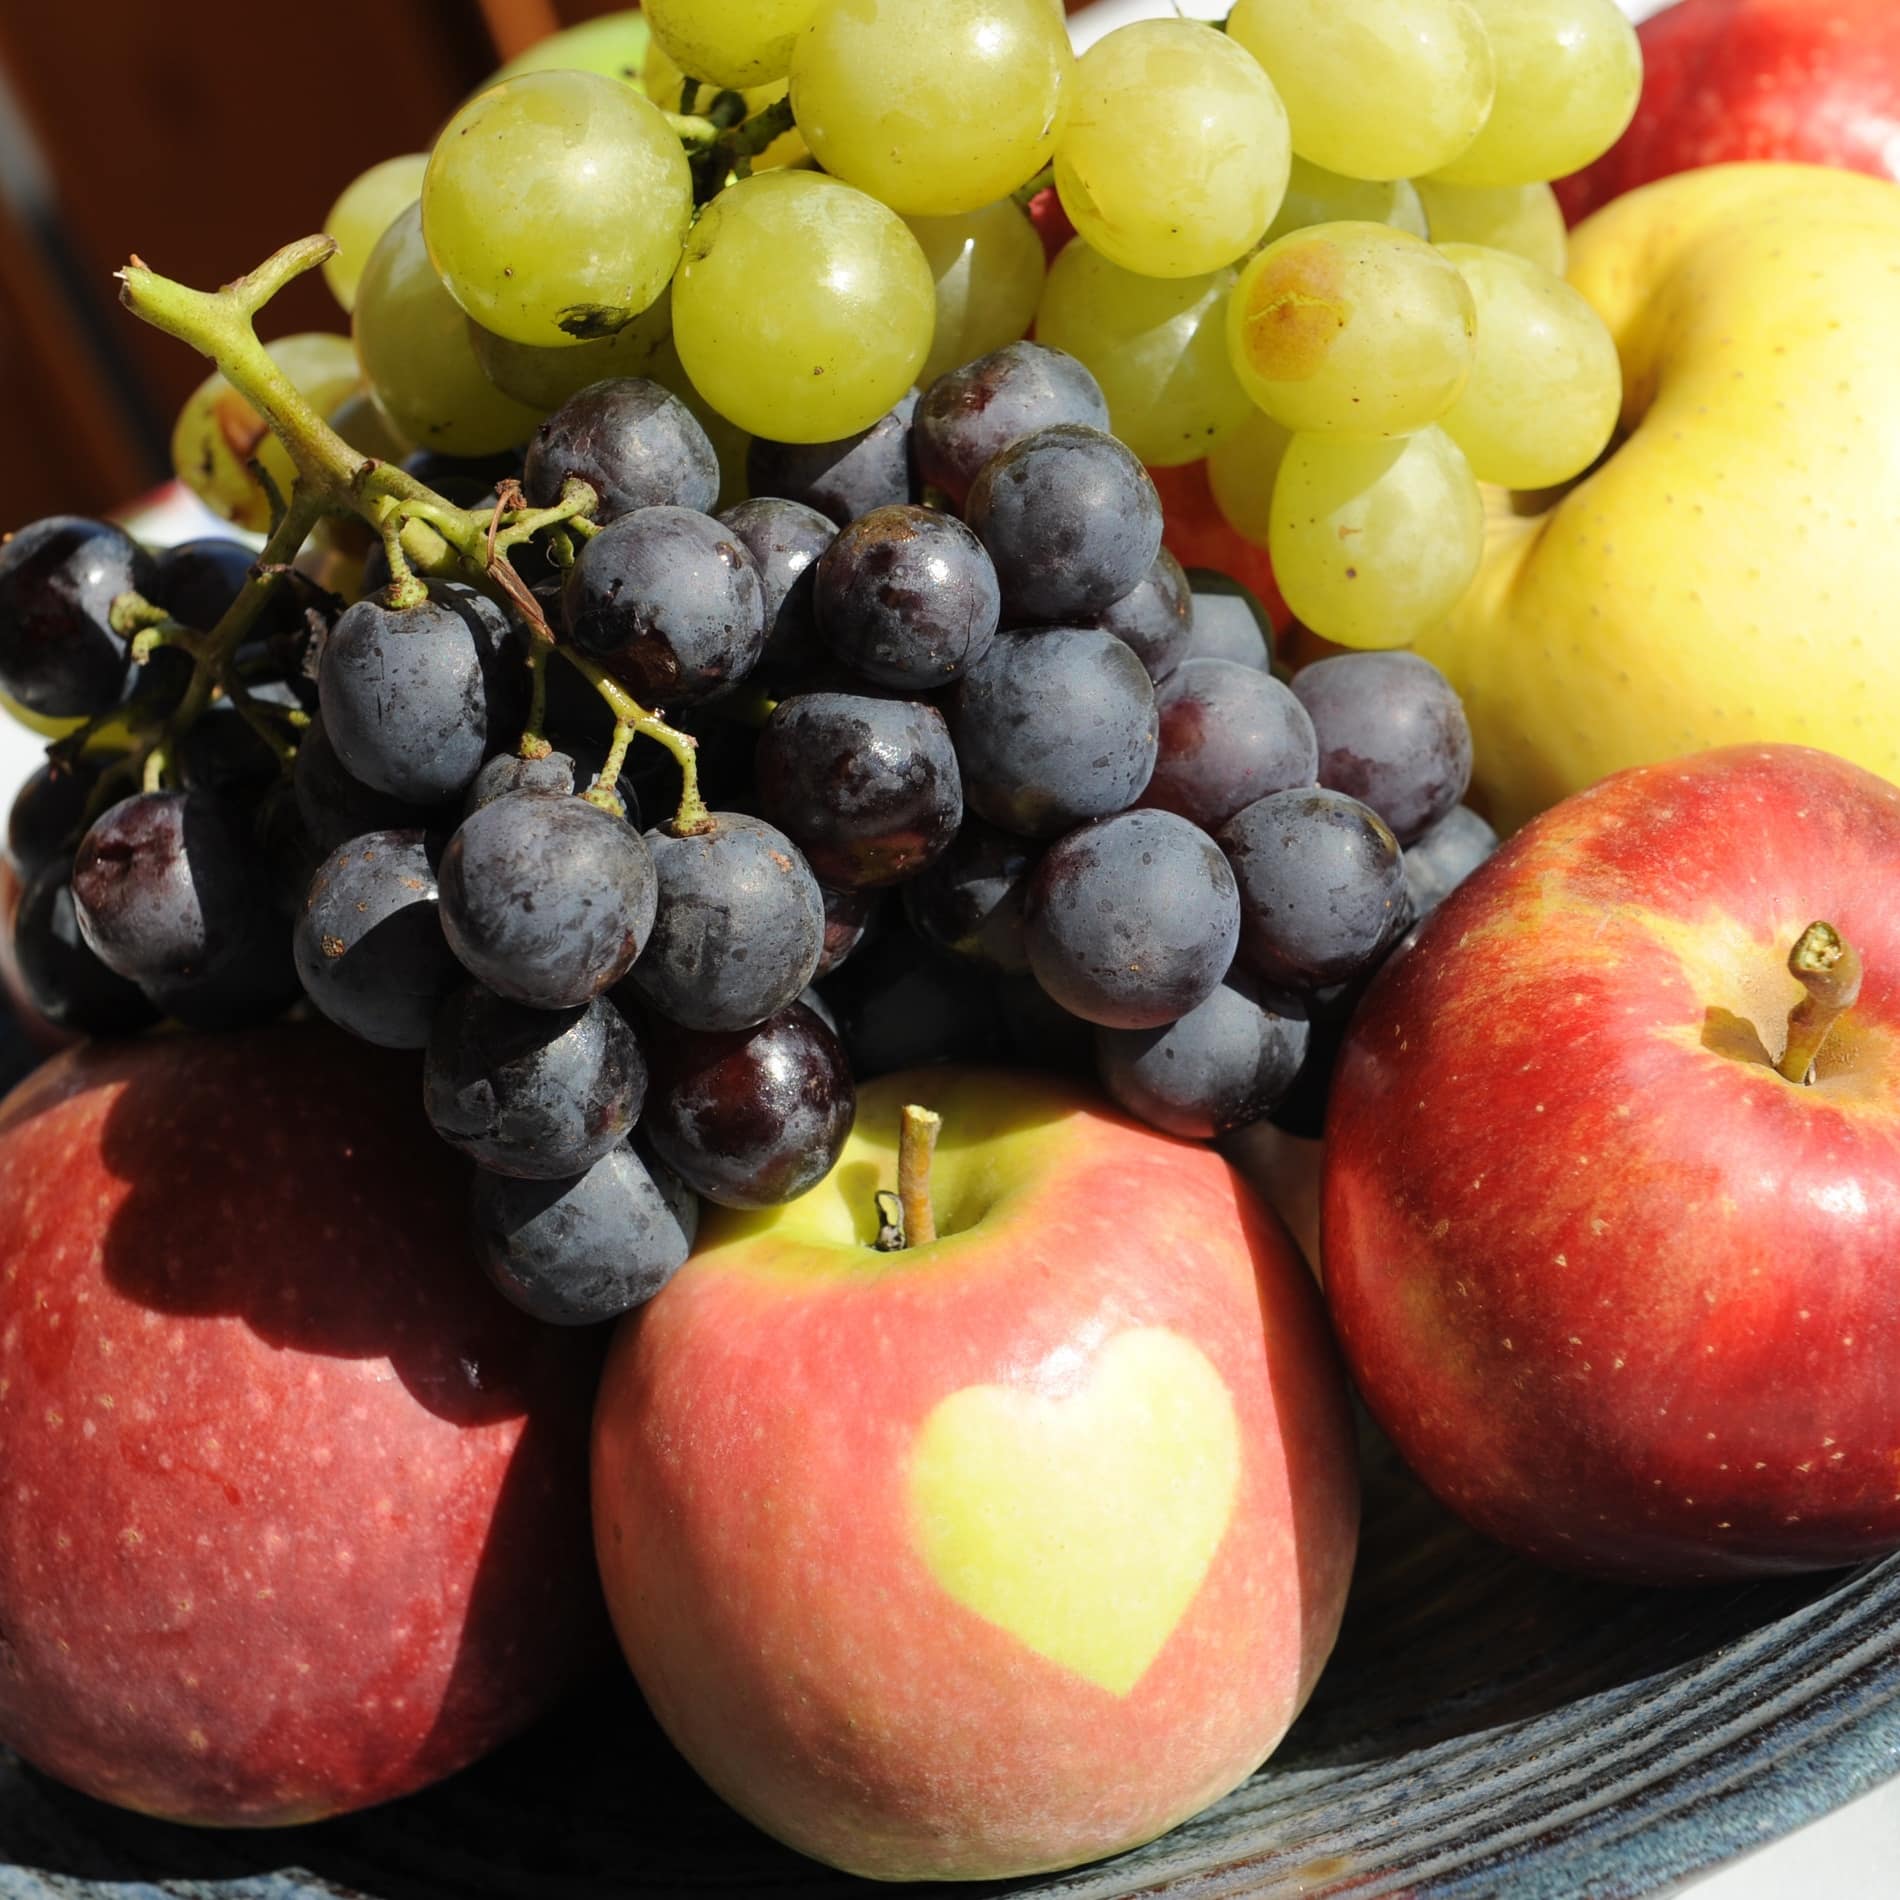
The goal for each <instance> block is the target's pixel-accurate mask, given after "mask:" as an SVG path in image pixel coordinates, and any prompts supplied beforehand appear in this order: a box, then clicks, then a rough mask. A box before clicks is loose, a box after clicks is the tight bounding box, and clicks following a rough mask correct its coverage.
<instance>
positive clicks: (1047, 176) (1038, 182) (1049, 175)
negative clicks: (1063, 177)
mask: <svg viewBox="0 0 1900 1900" xmlns="http://www.w3.org/2000/svg"><path fill="white" fill-rule="evenodd" d="M1055 181H1056V168H1055V167H1054V166H1053V165H1045V166H1044V167H1043V168H1042V170H1041V171H1039V172H1038V173H1037V174H1036V175H1035V177H1034V178H1026V179H1024V180H1023V182H1022V183H1021V184H1020V185H1018V186H1017V187H1016V189H1015V190H1014V191H1012V192H1011V193H1010V194H1009V196H1010V202H1011V203H1012V204H1015V205H1017V206H1019V207H1020V208H1021V209H1022V210H1024V211H1027V210H1028V209H1029V207H1030V205H1031V204H1032V203H1033V202H1034V201H1035V199H1036V198H1037V196H1038V195H1039V194H1040V193H1042V192H1045V191H1047V190H1048V189H1049V187H1050V186H1051V185H1053V184H1054V183H1055Z"/></svg>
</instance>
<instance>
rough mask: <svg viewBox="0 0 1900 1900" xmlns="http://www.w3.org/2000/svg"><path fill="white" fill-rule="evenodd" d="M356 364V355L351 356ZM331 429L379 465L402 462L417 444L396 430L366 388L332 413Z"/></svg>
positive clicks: (349, 396) (351, 394) (339, 404)
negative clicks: (372, 457) (379, 463)
mask: <svg viewBox="0 0 1900 1900" xmlns="http://www.w3.org/2000/svg"><path fill="white" fill-rule="evenodd" d="M350 360H351V362H352V364H354V362H355V360H356V355H355V352H354V351H352V352H351V353H350ZM329 420H330V427H331V428H333V429H334V430H335V431H336V432H337V434H338V435H340V436H341V437H342V438H343V440H344V441H345V442H347V443H348V444H349V445H350V447H351V448H353V449H354V450H355V451H356V452H357V454H358V455H373V456H374V457H375V458H376V460H377V461H379V462H400V461H401V460H402V458H403V457H404V456H405V455H407V454H408V453H409V452H410V450H411V449H413V448H414V447H415V446H416V445H415V444H414V443H413V442H411V441H410V440H409V439H408V438H407V437H406V436H405V435H403V434H402V433H401V431H400V430H398V429H397V427H396V425H395V424H394V423H393V422H391V421H390V419H389V416H388V414H387V413H386V412H385V411H384V410H383V409H382V408H381V406H380V405H379V404H378V403H377V401H376V398H375V397H374V396H372V395H371V394H370V393H369V391H368V390H367V389H356V390H353V391H351V393H350V394H349V395H347V396H346V397H344V399H343V400H342V401H341V402H340V403H338V404H337V406H336V407H335V408H334V409H332V410H331V411H330V418H329Z"/></svg>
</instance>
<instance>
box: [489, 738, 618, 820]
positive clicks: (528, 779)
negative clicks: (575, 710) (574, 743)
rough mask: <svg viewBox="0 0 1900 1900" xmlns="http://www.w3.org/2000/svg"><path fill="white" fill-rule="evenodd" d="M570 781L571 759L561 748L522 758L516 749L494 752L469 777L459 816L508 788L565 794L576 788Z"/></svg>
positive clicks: (512, 790)
mask: <svg viewBox="0 0 1900 1900" xmlns="http://www.w3.org/2000/svg"><path fill="white" fill-rule="evenodd" d="M574 781H575V773H574V761H573V759H571V758H570V757H569V756H568V755H567V754H566V753H565V752H550V753H548V754H547V755H546V756H545V757H544V758H539V759H524V758H523V757H522V756H521V754H520V753H518V752H498V753H496V755H495V756H494V757H493V758H492V759H490V760H489V761H488V763H487V764H486V765H484V766H483V767H482V769H481V770H480V771H479V772H477V773H476V774H475V776H474V777H473V778H472V779H471V780H470V781H469V786H468V793H467V795H466V796H465V797H464V798H463V800H462V816H463V817H464V818H467V817H470V816H472V815H473V814H474V813H476V812H478V811H480V810H481V808H482V807H483V806H484V805H492V804H493V803H494V802H495V800H496V799H498V798H505V797H507V795H508V794H509V793H510V792H551V793H553V794H554V795H555V796H556V797H557V798H565V797H567V796H568V795H569V794H570V793H571V792H573V791H575V790H576V789H577V787H576V785H575V782H574ZM578 789H579V790H581V791H585V790H586V789H587V787H586V786H585V785H581V786H579V787H578Z"/></svg>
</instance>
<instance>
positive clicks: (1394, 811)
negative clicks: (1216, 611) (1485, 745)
mask: <svg viewBox="0 0 1900 1900" xmlns="http://www.w3.org/2000/svg"><path fill="white" fill-rule="evenodd" d="M1293 690H1294V692H1296V693H1297V694H1298V695H1299V698H1300V703H1301V705H1303V706H1304V707H1305V708H1306V710H1307V712H1308V713H1309V714H1310V715H1311V716H1312V720H1313V730H1314V732H1315V733H1316V734H1317V735H1318V737H1319V782H1320V783H1321V784H1322V785H1324V786H1325V787H1326V788H1327V789H1328V790H1329V791H1334V792H1344V793H1345V794H1346V795H1347V796H1348V797H1349V798H1356V799H1358V800H1359V802H1360V803H1361V804H1363V805H1370V806H1371V807H1372V809H1373V810H1374V811H1376V812H1377V813H1378V814H1379V816H1380V817H1381V818H1383V819H1384V820H1385V822H1386V823H1387V824H1388V825H1390V826H1391V827H1392V835H1393V836H1394V837H1395V838H1397V839H1398V841H1399V843H1400V844H1402V845H1409V844H1411V843H1412V842H1413V840H1414V839H1416V838H1419V837H1421V836H1423V834H1424V833H1425V832H1427V831H1429V830H1430V829H1431V828H1432V826H1433V825H1435V824H1437V822H1438V821H1439V820H1440V819H1441V818H1443V817H1444V816H1445V814H1446V813H1447V812H1448V811H1450V810H1451V809H1452V807H1453V806H1454V805H1456V804H1457V803H1458V801H1459V800H1460V799H1461V798H1463V797H1464V795H1465V788H1466V787H1467V786H1468V785H1469V784H1470V783H1471V726H1470V724H1469V722H1468V721H1467V720H1466V718H1465V709H1464V706H1463V704H1462V703H1461V702H1460V700H1459V698H1458V695H1457V694H1456V693H1455V692H1454V691H1453V690H1452V686H1451V682H1450V681H1449V680H1448V679H1446V677H1445V676H1444V674H1443V673H1441V672H1440V671H1439V670H1438V668H1437V667H1435V666H1434V665H1433V664H1432V663H1431V661H1430V660H1426V659H1421V658H1420V657H1419V656H1418V655H1417V654H1416V653H1342V654H1340V655H1338V656H1337V657H1336V658H1334V659H1330V660H1316V661H1314V663H1313V664H1312V665H1311V666H1303V667H1301V668H1300V670H1299V672H1297V673H1296V674H1294V676H1293Z"/></svg>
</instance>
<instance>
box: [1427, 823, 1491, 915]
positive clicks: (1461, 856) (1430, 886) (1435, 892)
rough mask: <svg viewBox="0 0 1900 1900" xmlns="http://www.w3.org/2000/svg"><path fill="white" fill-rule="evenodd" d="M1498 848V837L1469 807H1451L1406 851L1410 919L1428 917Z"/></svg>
mask: <svg viewBox="0 0 1900 1900" xmlns="http://www.w3.org/2000/svg"><path fill="white" fill-rule="evenodd" d="M1497 848H1498V834H1497V833H1496V832H1495V831H1493V830H1492V829H1491V827H1490V826H1489V825H1487V824H1486V823H1485V822H1484V820H1483V819H1482V818H1480V817H1479V816H1478V814H1477V813H1476V812H1475V811H1473V810H1472V809H1471V807H1470V806H1469V805H1454V806H1453V807H1452V808H1451V810H1450V811H1448V812H1447V813H1446V814H1445V815H1444V817H1442V818H1441V819H1439V821H1438V823H1437V824H1435V825H1434V826H1433V827H1432V828H1431V830H1429V831H1428V832H1426V834H1425V835H1424V836H1423V837H1422V838H1420V839H1418V840H1417V842H1416V843H1413V844H1410V845H1407V846H1406V848H1405V891H1406V895H1407V896H1408V897H1409V898H1410V899H1411V904H1412V915H1413V917H1415V918H1418V917H1428V916H1430V915H1431V913H1432V912H1433V911H1435V910H1436V909H1437V908H1438V906H1439V905H1440V904H1442V903H1443V902H1444V901H1445V899H1446V898H1448V897H1449V896H1450V895H1451V894H1452V892H1453V891H1455V890H1456V889H1457V888H1458V886H1459V885H1460V884H1462V883H1463V882H1464V881H1465V879H1466V878H1468V877H1469V876H1470V875H1471V874H1472V872H1473V871H1475V870H1476V869H1477V868H1478V866H1479V865H1481V864H1482V863H1483V862H1484V861H1485V859H1486V858H1488V857H1489V856H1490V855H1491V854H1492V852H1494V851H1495V850H1496V849H1497Z"/></svg>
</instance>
